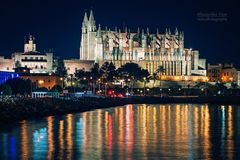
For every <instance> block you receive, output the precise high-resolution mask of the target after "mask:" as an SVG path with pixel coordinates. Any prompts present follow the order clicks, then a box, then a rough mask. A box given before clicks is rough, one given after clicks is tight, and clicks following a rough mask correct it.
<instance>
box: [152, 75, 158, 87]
mask: <svg viewBox="0 0 240 160" xmlns="http://www.w3.org/2000/svg"><path fill="white" fill-rule="evenodd" d="M152 78H153V88H154V87H155V82H156V80H157V73H153V75H152Z"/></svg>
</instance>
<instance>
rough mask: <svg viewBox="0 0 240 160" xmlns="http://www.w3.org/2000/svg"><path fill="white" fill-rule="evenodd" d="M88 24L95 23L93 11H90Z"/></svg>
mask: <svg viewBox="0 0 240 160" xmlns="http://www.w3.org/2000/svg"><path fill="white" fill-rule="evenodd" d="M89 22H90V23H91V22H94V23H95V20H94V16H93V11H92V10H91V11H90V16H89Z"/></svg>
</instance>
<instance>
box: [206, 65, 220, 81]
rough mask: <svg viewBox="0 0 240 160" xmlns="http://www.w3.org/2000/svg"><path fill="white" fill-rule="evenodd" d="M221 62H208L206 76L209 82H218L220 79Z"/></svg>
mask: <svg viewBox="0 0 240 160" xmlns="http://www.w3.org/2000/svg"><path fill="white" fill-rule="evenodd" d="M221 72H222V64H217V65H211V64H208V67H207V76H208V78H209V81H210V82H218V81H220V80H221Z"/></svg>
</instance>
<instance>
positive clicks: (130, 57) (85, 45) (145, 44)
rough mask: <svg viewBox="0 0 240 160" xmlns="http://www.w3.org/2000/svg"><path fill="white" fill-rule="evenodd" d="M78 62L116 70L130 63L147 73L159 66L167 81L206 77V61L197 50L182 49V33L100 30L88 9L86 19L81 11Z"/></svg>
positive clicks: (147, 30)
mask: <svg viewBox="0 0 240 160" xmlns="http://www.w3.org/2000/svg"><path fill="white" fill-rule="evenodd" d="M80 60H81V61H94V62H97V63H99V64H102V63H104V62H105V61H111V62H113V63H114V64H115V66H116V67H120V66H121V65H123V64H125V63H128V62H133V63H138V64H139V65H140V66H141V67H142V68H144V69H147V70H148V71H149V73H151V74H153V73H154V72H156V70H157V68H158V66H162V67H163V68H164V69H165V73H164V76H165V77H166V78H168V79H174V78H175V79H176V77H181V76H188V77H198V78H203V77H205V76H206V60H205V59H200V58H199V52H198V51H197V50H192V49H187V48H185V47H184V33H183V32H181V31H178V30H177V28H176V30H175V31H174V32H173V33H171V31H170V29H166V31H165V33H159V31H158V30H156V33H154V34H152V33H150V32H149V29H148V28H147V29H146V30H144V29H139V28H138V29H137V31H136V32H132V31H131V30H130V29H127V28H125V29H123V30H120V29H117V28H115V30H110V29H108V28H107V27H106V28H104V29H103V28H101V26H100V25H98V26H96V22H95V19H94V15H93V11H92V10H91V12H90V15H89V17H88V15H87V13H86V12H85V15H84V18H83V22H82V35H81V42H80Z"/></svg>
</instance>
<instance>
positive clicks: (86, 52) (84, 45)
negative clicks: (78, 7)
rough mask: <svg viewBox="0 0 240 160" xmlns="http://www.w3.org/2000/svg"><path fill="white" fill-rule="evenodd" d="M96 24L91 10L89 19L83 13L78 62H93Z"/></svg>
mask: <svg viewBox="0 0 240 160" xmlns="http://www.w3.org/2000/svg"><path fill="white" fill-rule="evenodd" d="M96 34H97V29H96V24H95V20H94V16H93V12H92V10H91V12H90V16H89V19H88V17H87V13H86V12H85V15H84V19H83V23H82V37H81V44H80V60H95V57H96V55H95V47H96Z"/></svg>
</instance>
